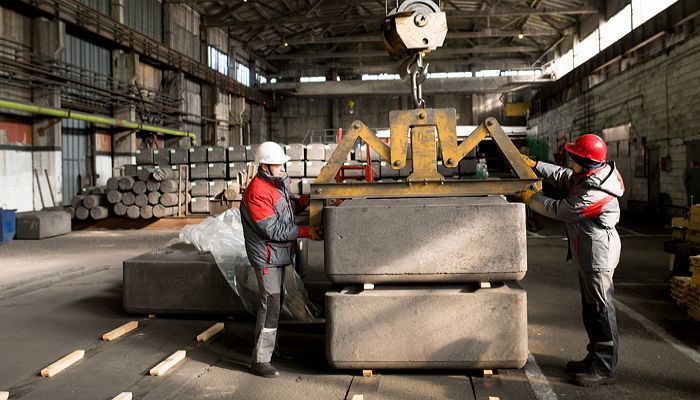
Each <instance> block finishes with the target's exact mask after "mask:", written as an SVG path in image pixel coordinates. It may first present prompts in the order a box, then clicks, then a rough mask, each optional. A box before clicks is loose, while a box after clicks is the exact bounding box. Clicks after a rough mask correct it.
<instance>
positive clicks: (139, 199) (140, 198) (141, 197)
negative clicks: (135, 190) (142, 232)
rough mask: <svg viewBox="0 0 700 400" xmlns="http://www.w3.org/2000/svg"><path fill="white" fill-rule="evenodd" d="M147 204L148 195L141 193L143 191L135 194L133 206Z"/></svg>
mask: <svg viewBox="0 0 700 400" xmlns="http://www.w3.org/2000/svg"><path fill="white" fill-rule="evenodd" d="M147 204H148V196H146V195H145V194H143V193H142V194H137V195H136V198H134V205H135V206H139V207H143V206H145V205H147Z"/></svg>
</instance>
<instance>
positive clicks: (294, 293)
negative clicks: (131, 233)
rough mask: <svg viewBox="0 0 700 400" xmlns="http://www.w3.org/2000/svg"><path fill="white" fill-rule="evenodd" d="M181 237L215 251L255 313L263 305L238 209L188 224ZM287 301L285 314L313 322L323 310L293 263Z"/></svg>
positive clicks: (289, 268) (287, 279) (223, 269)
mask: <svg viewBox="0 0 700 400" xmlns="http://www.w3.org/2000/svg"><path fill="white" fill-rule="evenodd" d="M180 240H181V241H183V242H186V243H191V244H193V245H194V246H195V247H197V249H198V250H200V251H208V252H210V253H212V255H213V256H214V259H215V260H216V263H217V265H218V266H219V270H221V273H222V274H223V275H224V277H225V278H226V281H228V283H229V285H231V288H232V289H233V291H234V292H235V294H236V295H237V296H238V297H240V299H241V302H242V303H243V306H244V307H245V308H246V310H248V311H249V312H250V313H251V314H253V315H255V314H256V313H257V311H258V307H259V306H260V297H259V292H258V283H257V280H256V279H255V273H254V271H253V267H251V265H250V263H249V262H248V256H247V255H246V251H245V241H244V238H243V226H242V225H241V213H240V211H239V210H237V209H229V210H226V212H224V213H222V214H219V215H217V216H216V217H209V218H207V219H205V220H204V221H202V222H200V223H199V224H196V225H187V226H185V227H184V228H183V229H182V231H180ZM285 268H286V270H285V276H284V304H283V307H282V314H281V316H280V317H281V318H283V319H292V320H297V321H305V322H311V321H313V320H314V319H316V317H317V316H318V314H319V308H318V306H317V305H315V304H314V303H312V302H311V300H309V297H308V295H307V293H306V288H304V283H303V282H302V280H301V277H300V276H299V274H297V272H296V271H295V270H294V268H293V267H292V266H287V267H285Z"/></svg>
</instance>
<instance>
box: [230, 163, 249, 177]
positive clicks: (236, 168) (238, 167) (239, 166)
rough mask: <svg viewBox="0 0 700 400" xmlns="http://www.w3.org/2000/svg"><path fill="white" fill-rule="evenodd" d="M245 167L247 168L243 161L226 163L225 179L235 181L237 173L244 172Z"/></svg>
mask: <svg viewBox="0 0 700 400" xmlns="http://www.w3.org/2000/svg"><path fill="white" fill-rule="evenodd" d="M246 167H247V164H246V162H245V161H240V162H230V163H228V164H227V178H228V179H231V180H233V179H237V178H238V173H239V172H244V171H245V169H246Z"/></svg>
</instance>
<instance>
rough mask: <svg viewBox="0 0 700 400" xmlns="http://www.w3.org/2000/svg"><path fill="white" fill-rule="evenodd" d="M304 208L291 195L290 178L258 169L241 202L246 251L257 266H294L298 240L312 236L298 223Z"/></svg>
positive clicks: (249, 258)
mask: <svg viewBox="0 0 700 400" xmlns="http://www.w3.org/2000/svg"><path fill="white" fill-rule="evenodd" d="M301 209H302V205H301V204H300V201H299V199H297V198H295V197H294V196H293V195H292V193H291V190H290V188H289V179H287V178H277V177H273V176H271V175H270V174H267V173H266V172H264V171H263V170H262V169H259V170H258V173H257V175H256V176H255V178H253V180H252V181H251V182H250V184H249V185H248V187H247V188H246V190H245V193H244V194H243V201H242V202H241V221H242V223H243V236H244V237H245V249H246V252H247V253H248V260H249V261H250V264H251V265H252V266H253V267H256V268H265V267H278V266H285V265H290V264H292V263H293V259H294V255H295V253H296V239H297V238H298V237H309V233H308V228H307V227H303V226H299V225H297V224H296V223H294V215H295V214H296V213H297V210H301Z"/></svg>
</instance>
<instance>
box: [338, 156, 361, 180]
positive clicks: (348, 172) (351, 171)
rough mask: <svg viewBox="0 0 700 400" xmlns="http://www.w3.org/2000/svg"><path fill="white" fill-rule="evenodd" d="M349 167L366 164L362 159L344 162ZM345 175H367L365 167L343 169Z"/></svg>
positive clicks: (352, 176)
mask: <svg viewBox="0 0 700 400" xmlns="http://www.w3.org/2000/svg"><path fill="white" fill-rule="evenodd" d="M343 165H344V166H347V167H362V166H364V165H365V163H363V162H362V161H354V160H353V161H346V162H344V163H343ZM342 172H343V176H345V177H346V178H362V177H364V176H365V170H363V169H354V168H353V169H343V170H342Z"/></svg>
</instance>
